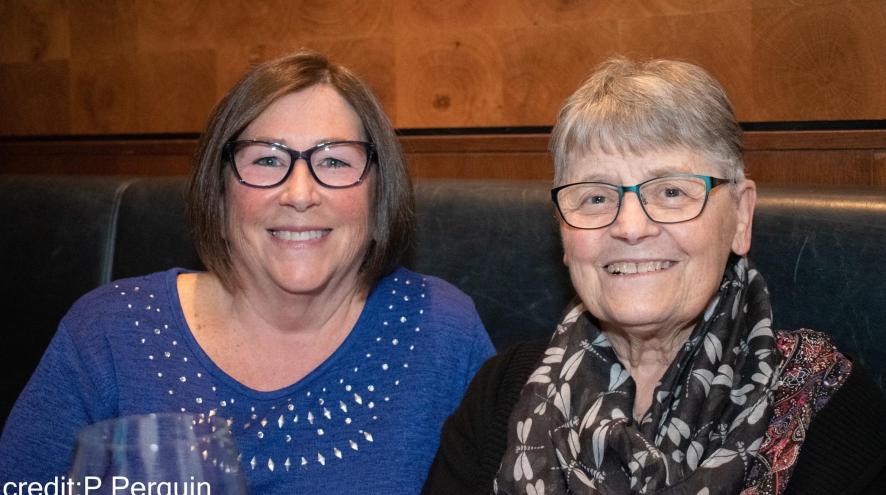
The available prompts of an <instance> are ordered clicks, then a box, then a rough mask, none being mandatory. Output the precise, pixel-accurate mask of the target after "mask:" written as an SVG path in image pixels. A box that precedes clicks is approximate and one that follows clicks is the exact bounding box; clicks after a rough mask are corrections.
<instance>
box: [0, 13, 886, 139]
mask: <svg viewBox="0 0 886 495" xmlns="http://www.w3.org/2000/svg"><path fill="white" fill-rule="evenodd" d="M299 48H314V49H318V50H321V51H323V52H325V53H328V54H329V55H330V56H331V58H333V59H335V60H339V61H341V62H343V63H345V64H346V65H349V66H352V67H353V68H354V69H355V71H356V72H357V73H358V74H360V75H362V76H363V77H364V78H365V79H366V80H367V81H368V82H369V83H370V85H371V86H372V87H373V88H374V89H375V91H376V92H378V93H379V95H380V97H381V100H382V102H383V103H384V106H385V109H386V110H387V111H388V112H389V114H390V115H391V117H392V119H393V121H394V123H395V125H396V126H397V127H400V128H414V127H427V128H437V127H450V126H463V127H490V126H537V125H550V124H551V123H553V118H554V115H555V114H556V111H557V109H558V107H559V105H560V103H561V101H562V99H563V98H564V97H566V96H567V95H568V94H569V93H570V92H571V91H572V90H573V89H574V88H575V87H576V86H577V85H578V84H579V82H580V81H581V80H582V79H584V77H585V76H586V75H587V73H588V72H589V71H590V70H591V69H592V68H593V67H594V66H595V65H596V64H597V63H599V62H600V61H602V60H603V59H605V58H606V57H608V56H611V55H614V54H619V53H622V54H629V55H631V56H635V57H640V58H646V57H652V56H656V57H676V58H684V59H689V60H692V61H696V62H698V63H700V64H701V65H703V66H705V67H707V68H708V69H709V70H710V71H711V72H713V73H714V75H715V76H717V77H718V78H719V79H720V80H721V82H722V83H723V84H724V86H725V87H726V88H727V91H728V92H729V93H730V95H731V97H732V99H733V102H734V104H735V108H736V111H737V114H738V116H739V119H740V120H742V121H745V122H757V121H797V120H835V119H836V120H843V119H849V120H859V119H873V120H886V91H883V80H884V79H886V73H884V72H886V0H854V1H848V0H842V1H841V0H792V1H790V2H788V1H785V0H708V1H700V0H595V1H570V2H564V1H562V0H493V1H483V2H478V1H473V0H452V1H447V2H440V1H437V0H375V1H372V2H366V1H363V0H337V1H335V2H328V1H323V0H252V1H250V2H245V1H243V0H216V1H210V0H69V1H65V0H29V1H4V2H0V85H2V86H0V89H3V90H4V91H3V92H4V93H9V94H3V95H0V105H2V108H3V110H4V111H3V112H2V113H0V135H48V134H59V133H61V134H68V133H71V134H87V135H90V134H123V133H151V132H164V133H170V132H199V131H200V130H201V129H202V126H203V122H204V120H205V118H206V116H207V113H208V111H209V107H211V105H212V104H213V103H214V102H215V101H217V100H218V99H219V98H220V97H221V96H222V95H223V94H224V93H225V92H226V91H227V90H228V89H229V88H230V87H231V85H233V84H234V83H235V81H236V80H237V79H239V77H240V76H241V75H242V73H243V72H244V71H245V70H247V69H248V67H249V66H250V65H252V64H255V63H258V62H261V61H264V60H267V59H269V58H273V57H276V56H278V55H281V54H284V53H288V52H291V51H293V50H296V49H299ZM8 109H9V110H14V112H12V111H7V110H8ZM48 114H51V117H50V116H48Z"/></svg>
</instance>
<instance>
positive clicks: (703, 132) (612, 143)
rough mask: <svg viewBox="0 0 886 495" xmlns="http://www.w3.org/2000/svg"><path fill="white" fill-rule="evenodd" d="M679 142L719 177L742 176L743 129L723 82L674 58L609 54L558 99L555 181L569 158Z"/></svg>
mask: <svg viewBox="0 0 886 495" xmlns="http://www.w3.org/2000/svg"><path fill="white" fill-rule="evenodd" d="M672 147H683V148H686V149H688V150H691V151H695V152H700V153H702V154H703V155H704V156H706V157H708V158H709V159H710V160H711V161H713V162H714V164H715V165H717V166H718V167H719V168H720V170H721V171H722V173H723V174H724V175H725V177H724V178H727V179H732V180H733V181H736V182H739V181H741V180H743V179H744V161H743V159H742V150H743V145H742V137H741V128H740V127H739V125H738V122H737V121H736V119H735V113H734V112H733V111H732V105H731V104H730V103H729V99H728V98H727V97H726V92H725V91H724V90H723V87H722V86H720V84H719V83H718V82H717V81H716V80H715V79H714V78H713V77H712V76H711V75H710V74H708V73H707V72H706V71H705V70H704V69H702V68H701V67H699V66H697V65H693V64H690V63H687V62H680V61H676V60H649V61H646V62H634V61H632V60H628V59H626V58H622V57H614V58H610V59H608V60H606V61H604V62H603V63H602V64H600V65H599V66H597V68H596V69H595V70H594V72H593V73H592V74H591V75H590V76H589V77H588V79H587V80H585V82H584V83H582V85H581V87H579V88H578V89H577V90H576V91H575V92H574V93H573V94H572V95H571V96H570V97H569V98H567V100H566V102H565V103H564V104H563V107H562V108H561V109H560V113H559V114H558V116H557V124H556V125H555V126H554V129H553V131H552V132H551V152H552V153H553V155H554V167H555V168H554V170H555V177H556V178H555V183H556V184H557V185H559V184H560V182H561V181H562V180H563V177H564V174H565V172H566V168H567V166H568V164H569V160H570V158H573V157H576V156H581V155H582V154H585V153H588V152H597V151H602V152H604V153H620V154H636V153H641V152H644V151H650V150H659V149H664V148H672Z"/></svg>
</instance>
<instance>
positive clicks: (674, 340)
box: [602, 325, 694, 421]
mask: <svg viewBox="0 0 886 495" xmlns="http://www.w3.org/2000/svg"><path fill="white" fill-rule="evenodd" d="M693 327H694V325H689V326H687V327H684V328H677V329H673V330H670V331H666V332H662V331H658V332H654V333H649V334H643V333H639V334H638V333H636V332H632V331H630V330H624V329H616V328H611V327H606V326H605V325H603V326H602V328H603V333H605V334H606V337H607V338H608V339H609V342H610V343H611V344H612V350H613V351H614V352H615V355H616V357H617V358H618V360H619V362H621V364H622V366H624V367H625V369H626V370H627V371H628V373H629V374H630V375H631V378H632V379H633V380H634V383H635V385H636V395H635V396H634V411H633V414H634V419H636V420H637V421H639V420H640V419H641V418H642V416H643V414H645V413H646V410H647V409H649V406H650V405H651V404H652V397H653V393H654V392H655V387H656V386H657V385H658V383H659V381H660V380H661V377H662V376H663V375H664V373H665V371H667V369H668V367H669V366H670V365H671V363H672V362H673V361H674V358H675V357H676V356H677V353H678V352H679V351H680V348H681V347H682V346H683V344H684V343H686V341H687V340H688V339H689V336H690V335H691V334H692V329H693Z"/></svg>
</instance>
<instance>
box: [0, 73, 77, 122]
mask: <svg viewBox="0 0 886 495" xmlns="http://www.w3.org/2000/svg"><path fill="white" fill-rule="evenodd" d="M70 91H71V90H70V72H69V67H68V62H67V61H66V60H49V61H40V62H31V63H9V64H7V63H0V134H68V133H70V132H71V119H70V113H69V108H68V104H69V102H70V98H71V96H70Z"/></svg>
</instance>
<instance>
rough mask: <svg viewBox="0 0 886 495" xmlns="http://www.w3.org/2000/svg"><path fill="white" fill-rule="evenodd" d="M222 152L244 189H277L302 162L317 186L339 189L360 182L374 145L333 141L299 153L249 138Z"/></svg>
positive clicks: (233, 144) (370, 161) (225, 148)
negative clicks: (294, 166) (249, 187)
mask: <svg viewBox="0 0 886 495" xmlns="http://www.w3.org/2000/svg"><path fill="white" fill-rule="evenodd" d="M224 153H225V156H227V159H228V162H229V163H230V164H231V168H232V169H233V170H234V174H235V175H236V176H237V180H239V181H240V183H241V184H245V185H247V186H251V187H260V188H270V187H276V186H279V185H280V184H282V183H283V182H285V181H286V179H287V178H288V177H289V174H290V173H292V167H293V164H294V163H295V162H296V161H298V160H299V159H303V160H304V161H305V162H307V164H308V169H309V170H310V171H311V175H312V176H313V177H314V180H316V181H317V183H318V184H320V185H321V186H324V187H330V188H335V189H340V188H344V187H351V186H355V185H357V184H359V183H361V182H363V178H364V177H365V176H366V171H367V170H369V165H370V164H371V163H372V159H373V157H374V155H375V146H374V145H373V144H372V143H367V142H365V141H332V142H328V143H320V144H318V145H316V146H314V147H312V148H309V149H306V150H305V151H298V150H294V149H291V148H288V147H287V146H285V145H282V144H280V143H273V142H269V141H258V140H252V139H248V140H240V141H231V142H229V143H227V144H226V145H225V147H224Z"/></svg>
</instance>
